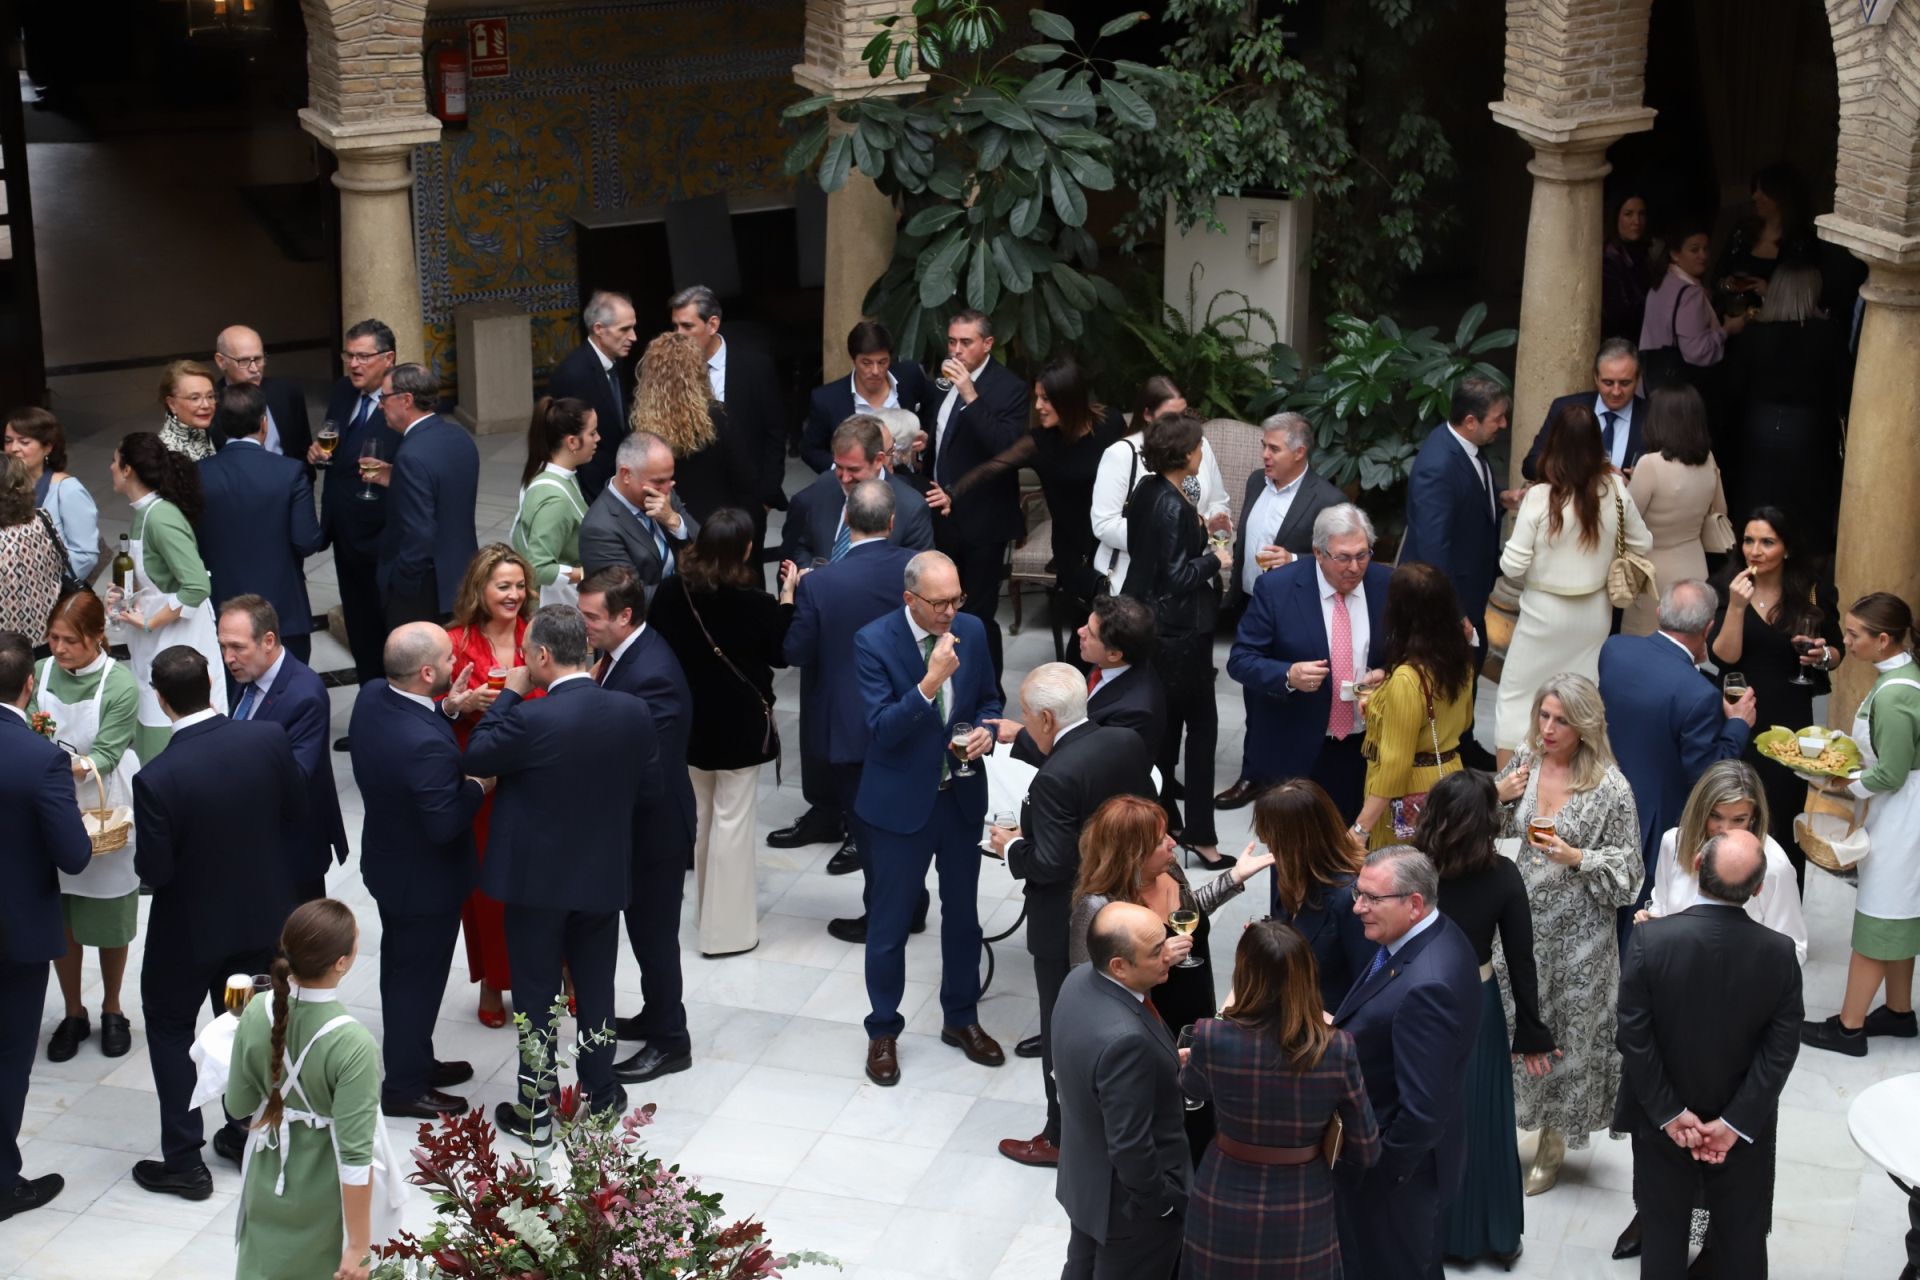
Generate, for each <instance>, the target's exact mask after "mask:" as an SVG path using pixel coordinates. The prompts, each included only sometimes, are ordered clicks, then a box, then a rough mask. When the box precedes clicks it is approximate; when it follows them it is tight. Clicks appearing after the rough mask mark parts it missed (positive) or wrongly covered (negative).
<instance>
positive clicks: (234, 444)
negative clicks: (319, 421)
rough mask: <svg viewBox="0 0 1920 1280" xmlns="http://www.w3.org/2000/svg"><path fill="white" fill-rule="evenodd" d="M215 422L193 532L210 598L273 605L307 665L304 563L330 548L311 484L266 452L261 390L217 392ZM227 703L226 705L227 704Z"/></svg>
mask: <svg viewBox="0 0 1920 1280" xmlns="http://www.w3.org/2000/svg"><path fill="white" fill-rule="evenodd" d="M213 421H214V426H215V427H216V428H223V429H224V433H225V435H226V443H225V444H223V445H221V446H220V452H218V453H216V454H214V455H213V456H212V457H211V458H202V459H200V492H201V494H202V495H203V497H204V498H205V501H206V506H205V508H204V509H203V510H202V511H201V513H200V522H199V524H198V525H197V526H196V527H195V529H194V532H195V533H196V534H197V535H198V536H199V542H200V554H201V555H202V556H203V557H204V558H205V560H206V562H207V572H208V573H209V574H210V575H212V578H213V591H214V595H215V596H216V597H218V598H226V597H230V596H238V595H259V596H264V597H266V598H267V599H268V600H270V601H272V603H273V607H274V608H275V609H276V610H278V611H279V614H280V618H281V621H282V623H283V625H284V626H286V628H287V632H288V633H287V634H286V635H285V636H283V637H281V643H283V644H285V645H286V648H287V652H288V653H291V654H292V655H293V656H294V657H296V658H298V659H300V661H302V662H305V661H307V659H308V658H309V657H311V656H312V653H313V638H312V635H311V632H312V631H313V606H312V605H310V604H308V603H307V574H306V559H307V557H308V556H310V555H312V554H313V553H314V552H316V551H318V550H320V548H321V547H323V546H325V545H326V541H327V540H326V536H325V535H324V534H322V533H321V532H320V522H319V521H318V520H316V519H314V515H313V482H312V481H311V480H309V479H308V478H307V468H306V466H305V465H304V464H303V463H301V462H300V461H299V460H298V459H297V458H281V457H276V456H275V455H274V454H271V453H269V452H267V450H266V449H265V447H264V443H265V439H266V431H267V421H268V419H267V411H266V397H265V395H263V394H262V392H261V389H260V388H259V387H257V386H253V385H251V384H248V383H242V384H241V385H239V386H229V387H228V388H227V389H226V390H224V391H222V392H221V393H220V409H219V412H218V413H216V414H215V415H214V420H213ZM232 692H233V691H232V690H231V689H229V690H228V694H229V695H231V694H232ZM227 701H228V704H229V705H231V704H232V701H233V699H232V697H231V696H229V697H228V699H227Z"/></svg>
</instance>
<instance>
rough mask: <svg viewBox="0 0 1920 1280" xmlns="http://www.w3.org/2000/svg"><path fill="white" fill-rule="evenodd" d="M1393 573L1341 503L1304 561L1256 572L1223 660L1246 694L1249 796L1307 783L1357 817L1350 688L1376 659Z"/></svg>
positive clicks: (1358, 729) (1325, 515)
mask: <svg viewBox="0 0 1920 1280" xmlns="http://www.w3.org/2000/svg"><path fill="white" fill-rule="evenodd" d="M1390 576H1392V573H1391V570H1389V569H1388V568H1387V567H1386V566H1385V565H1381V564H1375V563H1373V522H1372V521H1371V520H1369V519H1368V518H1367V513H1366V512H1364V511H1362V510H1360V508H1358V507H1356V506H1353V505H1352V504H1351V503H1345V502H1343V503H1338V504H1336V505H1334V506H1330V507H1327V508H1326V509H1325V510H1323V511H1321V512H1320V514H1319V515H1317V516H1315V517H1314V520H1313V555H1312V557H1311V558H1310V559H1300V560H1295V561H1293V562H1292V563H1291V564H1286V565H1282V566H1281V567H1280V568H1278V569H1275V570H1273V571H1272V572H1271V573H1263V574H1261V575H1260V578H1259V580H1258V582H1256V583H1255V585H1254V591H1253V598H1252V599H1251V600H1250V601H1249V602H1248V603H1247V611H1246V613H1245V614H1243V615H1242V616H1241V618H1240V629H1239V633H1238V634H1237V635H1236V636H1235V637H1234V642H1233V649H1232V651H1231V653H1230V654H1229V655H1228V658H1227V674H1228V675H1229V676H1231V677H1233V678H1234V679H1235V680H1238V681H1239V682H1240V683H1241V685H1242V686H1244V687H1245V689H1246V691H1247V733H1246V742H1245V747H1244V753H1245V755H1244V761H1243V763H1242V765H1241V779H1242V781H1244V782H1247V783H1249V784H1251V787H1252V792H1253V794H1258V792H1259V791H1260V790H1263V789H1264V788H1266V787H1269V786H1271V785H1272V784H1274V783H1276V782H1279V781H1281V780H1282V779H1285V778H1311V779H1313V780H1314V781H1315V782H1318V783H1319V784H1320V785H1321V786H1322V787H1324V788H1326V791H1327V794H1328V795H1330V796H1332V797H1333V802H1334V805H1335V806H1336V807H1337V808H1338V809H1339V810H1340V812H1341V814H1342V815H1348V814H1358V813H1359V812H1360V805H1361V802H1362V800H1363V796H1362V794H1361V792H1362V790H1363V784H1364V782H1365V779H1366V772H1367V763H1366V760H1365V759H1364V758H1363V757H1362V756H1361V754H1360V743H1361V739H1362V738H1363V737H1364V736H1365V735H1364V732H1363V730H1364V727H1365V726H1364V725H1362V723H1361V721H1360V715H1359V712H1358V710H1357V699H1356V694H1355V691H1354V687H1355V685H1356V684H1362V683H1365V682H1367V681H1368V680H1369V679H1371V678H1372V677H1373V676H1374V674H1375V668H1377V667H1378V666H1379V665H1380V662H1381V656H1380V655H1381V644H1382V641H1383V640H1384V638H1385V631H1384V628H1383V626H1382V612H1383V611H1384V610H1385V608H1386V603H1387V579H1388V578H1389V577H1390Z"/></svg>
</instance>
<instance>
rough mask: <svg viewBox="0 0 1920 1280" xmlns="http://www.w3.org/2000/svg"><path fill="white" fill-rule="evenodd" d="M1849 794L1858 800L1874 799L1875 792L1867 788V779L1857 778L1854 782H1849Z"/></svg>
mask: <svg viewBox="0 0 1920 1280" xmlns="http://www.w3.org/2000/svg"><path fill="white" fill-rule="evenodd" d="M1847 794H1848V795H1850V796H1852V797H1853V798H1854V799H1856V800H1871V799H1873V792H1871V791H1869V790H1867V784H1866V780H1865V779H1863V778H1855V779H1854V780H1853V781H1852V782H1849V783H1848V784H1847Z"/></svg>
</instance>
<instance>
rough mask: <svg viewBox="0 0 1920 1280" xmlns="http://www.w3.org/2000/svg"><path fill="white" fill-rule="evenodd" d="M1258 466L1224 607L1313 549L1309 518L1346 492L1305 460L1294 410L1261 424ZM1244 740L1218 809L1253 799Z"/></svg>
mask: <svg viewBox="0 0 1920 1280" xmlns="http://www.w3.org/2000/svg"><path fill="white" fill-rule="evenodd" d="M1260 434H1261V441H1260V470H1258V471H1256V472H1254V473H1253V474H1252V475H1250V476H1248V477H1247V496H1246V501H1245V502H1244V503H1242V504H1241V507H1240V509H1241V510H1242V511H1244V512H1246V515H1245V516H1244V517H1242V519H1241V521H1240V527H1239V528H1238V529H1237V530H1235V531H1234V545H1233V565H1234V570H1233V576H1232V577H1231V578H1230V579H1229V580H1228V584H1227V607H1228V608H1244V607H1245V604H1246V601H1247V600H1248V599H1249V598H1250V597H1251V596H1252V595H1253V588H1254V586H1255V585H1256V584H1257V583H1258V582H1259V580H1260V575H1261V574H1263V573H1267V572H1268V571H1270V570H1273V569H1278V568H1280V567H1281V566H1282V565H1287V564H1292V563H1293V562H1294V561H1295V560H1297V559H1299V558H1300V557H1301V556H1304V555H1307V554H1309V553H1310V552H1311V551H1312V549H1313V523H1314V521H1315V520H1317V519H1319V518H1320V513H1321V512H1322V511H1325V510H1326V509H1327V508H1328V507H1334V506H1339V505H1340V504H1341V503H1343V502H1345V501H1346V500H1347V498H1346V495H1345V494H1343V493H1341V492H1340V490H1339V489H1337V488H1335V487H1334V486H1333V484H1332V483H1330V482H1329V481H1328V480H1327V479H1326V477H1324V476H1322V475H1321V474H1320V473H1319V472H1317V471H1315V470H1314V469H1313V468H1312V467H1311V466H1309V465H1308V464H1307V453H1308V450H1309V449H1310V448H1311V447H1312V445H1313V428H1312V426H1311V425H1309V424H1308V422H1307V420H1306V419H1305V418H1303V417H1301V416H1300V415H1299V414H1297V413H1276V414H1274V415H1273V416H1272V417H1270V418H1268V419H1267V420H1266V421H1265V422H1263V423H1261V424H1260ZM1243 697H1244V698H1245V700H1246V707H1247V714H1248V715H1249V716H1251V715H1252V714H1253V695H1252V694H1251V693H1245V694H1243ZM1245 750H1246V747H1245V742H1244V741H1243V742H1242V744H1241V752H1242V754H1241V760H1240V777H1239V778H1238V780H1236V781H1235V782H1234V784H1233V785H1232V786H1230V787H1228V788H1227V789H1226V790H1224V791H1222V792H1221V793H1220V794H1219V795H1217V796H1215V797H1214V798H1213V807H1214V808H1216V809H1238V808H1240V807H1241V806H1243V805H1247V804H1251V803H1253V797H1254V794H1255V792H1257V791H1258V790H1259V788H1258V787H1257V786H1256V785H1255V784H1254V782H1253V781H1252V780H1251V777H1250V776H1249V774H1248V772H1247V760H1246V755H1245Z"/></svg>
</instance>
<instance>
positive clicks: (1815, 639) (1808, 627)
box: [1787, 613, 1826, 685]
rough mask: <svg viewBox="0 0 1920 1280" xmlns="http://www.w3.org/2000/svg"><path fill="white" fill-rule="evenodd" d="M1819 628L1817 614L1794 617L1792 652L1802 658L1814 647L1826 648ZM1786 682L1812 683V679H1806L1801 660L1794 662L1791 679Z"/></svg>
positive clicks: (1803, 664) (1804, 668)
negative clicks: (1819, 633)
mask: <svg viewBox="0 0 1920 1280" xmlns="http://www.w3.org/2000/svg"><path fill="white" fill-rule="evenodd" d="M1819 630H1820V615H1819V614H1817V613H1803V614H1801V615H1800V616H1799V617H1797V618H1795V619H1794V620H1793V651H1794V653H1796V654H1797V655H1799V656H1800V657H1803V658H1804V657H1805V656H1806V655H1808V654H1809V653H1812V652H1813V651H1814V650H1815V649H1824V648H1826V641H1825V640H1822V639H1821V638H1820V636H1819V635H1818V632H1819ZM1787 683H1788V684H1803V685H1807V684H1812V683H1813V681H1811V680H1809V679H1807V667H1806V664H1805V663H1803V662H1802V663H1795V664H1794V669H1793V679H1791V680H1789V681H1787Z"/></svg>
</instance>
